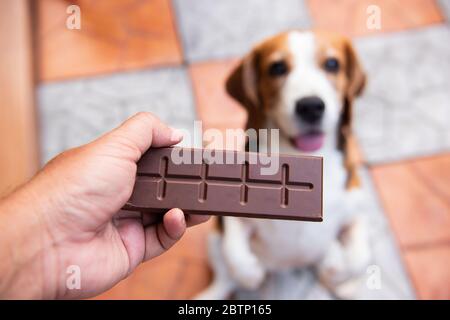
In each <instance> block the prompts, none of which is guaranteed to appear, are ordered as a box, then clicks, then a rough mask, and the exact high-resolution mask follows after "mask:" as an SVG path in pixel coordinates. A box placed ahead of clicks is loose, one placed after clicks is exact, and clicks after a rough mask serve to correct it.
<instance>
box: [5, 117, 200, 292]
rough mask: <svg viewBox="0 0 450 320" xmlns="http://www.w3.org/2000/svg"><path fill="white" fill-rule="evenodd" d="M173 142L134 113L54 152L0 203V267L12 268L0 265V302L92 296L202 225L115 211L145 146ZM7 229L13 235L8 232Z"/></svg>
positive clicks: (179, 216) (175, 216) (158, 125)
mask: <svg viewBox="0 0 450 320" xmlns="http://www.w3.org/2000/svg"><path fill="white" fill-rule="evenodd" d="M181 139H182V136H181V135H180V134H179V133H177V131H175V130H173V129H171V128H169V127H167V126H166V125H164V124H163V123H162V122H160V121H159V120H158V119H157V118H156V117H154V116H153V115H151V114H149V113H139V114H137V115H135V116H134V117H132V118H130V119H129V120H127V121H126V122H125V123H123V124H122V125H121V126H120V127H118V128H116V129H114V130H113V131H111V132H109V133H107V134H105V135H104V136H102V137H100V138H99V139H97V140H95V141H93V142H91V143H89V144H87V145H84V146H81V147H78V148H75V149H71V150H68V151H66V152H64V153H62V154H60V155H59V156H57V157H56V158H54V159H53V160H51V161H50V162H49V163H48V164H47V165H46V166H45V167H44V169H43V170H42V171H41V172H40V173H39V174H38V175H37V176H36V177H34V178H33V179H32V180H31V181H30V182H29V183H28V184H26V185H25V186H24V187H22V188H20V189H19V190H18V191H17V192H15V193H14V194H12V195H11V196H9V197H8V198H6V199H5V200H3V201H2V203H0V225H1V224H2V223H5V224H4V227H3V228H2V230H0V232H2V233H3V235H0V245H1V246H3V244H2V242H4V243H7V244H8V245H9V247H8V248H9V250H6V251H5V252H7V253H4V254H6V255H7V256H6V257H4V256H2V254H1V253H0V264H1V261H2V260H4V259H8V258H9V259H10V260H11V261H13V265H12V266H9V267H3V269H2V267H1V265H0V272H2V270H3V271H4V273H3V274H5V273H6V278H7V279H9V280H8V281H9V284H8V285H5V281H2V280H0V297H1V296H4V297H19V298H20V297H32V298H82V297H90V296H94V295H96V294H99V293H101V292H103V291H105V290H107V289H108V288H111V287H112V286H113V285H115V284H116V283H117V282H119V281H120V280H122V279H124V278H125V277H127V276H128V275H129V274H130V273H131V272H132V271H133V270H134V269H135V268H136V267H137V266H138V265H139V264H140V263H142V262H144V261H146V260H148V259H151V258H153V257H156V256H158V255H160V254H161V253H163V252H165V251H166V250H167V249H169V248H170V247H171V246H172V245H173V244H175V242H177V240H179V239H180V238H181V236H182V235H183V233H184V232H185V229H186V227H187V226H192V225H196V224H198V223H201V222H204V221H206V220H207V219H208V217H205V216H198V215H192V216H191V215H184V214H183V212H182V211H181V210H180V209H172V210H170V211H168V212H167V213H166V214H165V215H164V216H163V219H162V221H161V217H160V216H156V215H154V214H150V213H147V214H140V213H132V212H125V211H121V210H120V209H121V208H122V206H123V205H124V204H125V203H126V201H127V200H128V199H129V197H130V196H131V192H132V190H133V186H134V181H135V177H136V162H137V161H138V160H139V158H140V157H141V155H142V154H143V153H144V152H145V151H146V150H147V149H148V148H149V147H150V146H152V147H162V146H170V145H173V144H176V143H178V142H180V141H181ZM8 225H9V226H11V225H15V226H17V227H16V229H17V230H14V231H13V232H11V230H10V228H7V227H6V226H8ZM12 239H14V240H12ZM3 240H5V241H3ZM17 247H19V249H18V250H16V249H17ZM0 251H1V250H0ZM69 266H76V267H77V268H78V270H79V271H80V280H81V282H80V286H81V288H80V289H79V290H73V289H72V290H70V289H69V288H68V287H67V285H66V281H67V279H68V277H69V274H67V268H68V267H69ZM17 269H20V270H19V271H17ZM8 281H6V282H8ZM27 283H31V285H29V286H28V288H23V287H24V285H27ZM24 290H25V291H24Z"/></svg>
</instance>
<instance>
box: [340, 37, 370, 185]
mask: <svg viewBox="0 0 450 320" xmlns="http://www.w3.org/2000/svg"><path fill="white" fill-rule="evenodd" d="M344 50H345V57H346V70H345V72H346V76H347V86H346V88H345V93H344V107H343V110H342V114H341V119H340V125H339V133H338V135H339V142H338V144H339V149H340V150H342V152H343V153H344V159H345V160H344V161H345V164H344V165H345V167H346V169H347V173H348V176H347V189H352V188H356V187H359V186H360V184H361V183H360V179H359V177H358V173H357V167H358V157H357V156H356V155H357V151H356V148H357V147H356V141H355V137H354V134H353V128H352V122H353V100H354V98H355V97H357V96H359V95H360V94H361V93H362V92H363V91H364V87H365V85H366V74H365V72H364V70H363V68H362V66H361V63H360V61H359V59H358V57H357V54H356V51H355V49H354V48H353V45H352V44H351V42H350V40H348V39H345V40H344Z"/></svg>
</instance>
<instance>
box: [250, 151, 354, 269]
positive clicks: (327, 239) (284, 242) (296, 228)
mask: <svg viewBox="0 0 450 320" xmlns="http://www.w3.org/2000/svg"><path fill="white" fill-rule="evenodd" d="M293 150H294V149H292V148H291V149H289V150H286V147H284V148H283V149H281V150H280V152H282V153H285V152H286V153H293ZM317 155H321V156H323V157H324V175H323V176H324V178H323V186H324V190H323V200H324V201H323V206H324V212H323V213H324V221H323V222H321V223H318V222H298V221H280V220H263V219H261V220H252V221H249V223H251V224H252V226H253V230H254V236H253V238H252V248H253V250H254V252H255V253H256V254H257V255H258V257H259V258H260V259H261V261H263V262H264V264H265V265H266V266H267V267H268V268H273V269H279V268H283V267H287V268H288V267H292V266H296V267H298V266H305V265H309V264H312V263H315V262H317V260H318V259H320V258H321V257H322V255H323V254H324V252H325V251H326V250H327V248H328V247H329V245H330V243H331V242H332V241H334V240H335V239H336V237H337V233H338V231H339V229H340V227H341V226H342V224H343V223H344V222H345V221H346V220H347V218H348V215H349V214H350V212H348V206H347V205H346V202H347V200H346V191H345V179H346V172H345V170H344V167H343V164H342V156H341V154H340V152H338V151H337V150H336V149H335V148H333V149H331V148H330V149H329V150H328V149H325V150H323V153H322V154H320V153H318V154H317Z"/></svg>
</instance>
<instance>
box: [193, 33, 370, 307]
mask: <svg viewBox="0 0 450 320" xmlns="http://www.w3.org/2000/svg"><path fill="white" fill-rule="evenodd" d="M365 80H366V76H365V73H364V71H363V69H362V66H361V64H360V62H359V60H358V58H357V55H356V53H355V50H354V48H353V46H352V44H351V43H350V41H349V40H348V39H347V38H345V37H343V36H340V35H338V34H334V33H330V32H321V31H289V32H285V33H281V34H278V35H276V36H274V37H272V38H269V39H268V40H266V41H264V42H262V43H260V44H258V45H257V46H256V47H254V49H253V50H252V51H251V52H250V53H249V54H247V55H246V56H245V57H244V58H243V59H242V61H241V62H240V64H239V65H238V66H237V67H236V68H235V70H234V71H233V72H232V73H231V75H230V76H229V78H228V80H227V83H226V89H227V92H228V93H229V94H230V95H231V96H232V97H233V98H234V99H235V100H237V101H238V102H239V103H240V104H242V105H243V106H244V107H245V108H246V110H247V111H248V121H247V129H248V128H254V129H264V128H267V129H279V130H280V131H279V135H280V142H279V145H280V153H294V154H307V155H318V156H323V158H324V178H323V179H324V221H323V222H322V223H317V222H293V221H279V220H265V219H247V218H238V217H225V218H223V219H222V220H221V228H220V230H215V231H214V232H212V233H211V234H210V235H209V239H208V241H209V243H208V245H209V249H208V250H209V258H210V264H211V266H212V269H213V281H212V283H211V285H210V286H209V287H208V288H207V289H206V290H205V291H204V292H202V293H201V294H200V295H199V296H198V297H197V298H200V299H224V298H227V297H230V295H231V294H232V293H233V292H234V291H235V290H236V289H238V288H246V289H257V288H259V287H260V286H261V285H262V284H263V281H264V279H265V278H266V276H267V275H268V273H271V272H277V271H281V270H289V269H298V268H304V267H311V268H313V269H314V270H315V271H316V275H317V278H318V280H319V282H320V283H321V284H322V285H323V286H324V287H325V288H326V289H327V290H329V291H330V293H332V294H334V295H335V296H337V297H344V296H345V297H351V294H352V293H351V291H352V290H351V289H349V287H350V286H348V285H347V284H348V283H349V282H352V281H353V279H355V278H358V277H359V278H361V275H362V274H365V271H366V267H367V266H368V264H369V262H370V259H371V254H370V248H369V242H368V235H367V232H366V226H365V222H364V221H365V220H364V219H362V218H361V216H360V215H359V213H358V212H355V204H356V203H357V201H358V190H357V189H358V187H359V185H360V182H359V179H358V175H357V158H356V154H355V149H354V138H353V135H352V118H353V117H352V116H353V115H352V103H353V100H354V99H355V97H356V96H358V95H359V94H360V93H361V92H362V91H363V88H364V85H365ZM353 282H354V281H353Z"/></svg>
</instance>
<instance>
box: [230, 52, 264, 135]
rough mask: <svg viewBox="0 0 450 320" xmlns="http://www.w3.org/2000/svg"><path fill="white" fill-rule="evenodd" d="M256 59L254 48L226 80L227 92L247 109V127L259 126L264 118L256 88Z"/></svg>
mask: <svg viewBox="0 0 450 320" xmlns="http://www.w3.org/2000/svg"><path fill="white" fill-rule="evenodd" d="M257 59H258V55H257V52H256V51H255V50H254V51H252V52H250V53H249V54H247V55H246V56H245V57H244V58H243V59H242V61H241V62H240V63H239V64H238V65H237V67H236V68H235V69H234V70H233V71H232V73H231V74H230V76H229V77H228V79H227V81H226V90H227V92H228V94H229V95H230V96H231V97H233V98H234V99H235V100H236V101H238V102H239V103H240V104H241V105H242V106H244V107H245V109H246V110H247V113H248V118H247V125H246V128H247V129H248V128H254V129H259V128H261V126H262V123H263V118H264V115H263V111H262V109H261V101H260V95H259V90H258V78H259V76H258V67H257V66H258V61H257Z"/></svg>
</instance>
